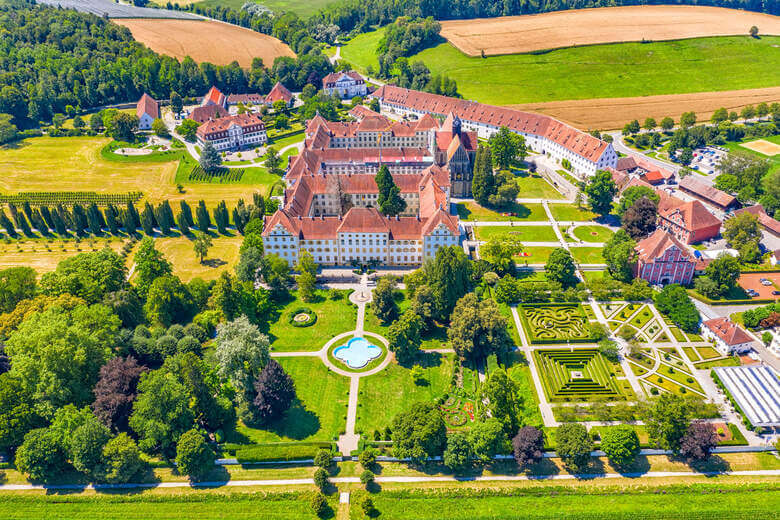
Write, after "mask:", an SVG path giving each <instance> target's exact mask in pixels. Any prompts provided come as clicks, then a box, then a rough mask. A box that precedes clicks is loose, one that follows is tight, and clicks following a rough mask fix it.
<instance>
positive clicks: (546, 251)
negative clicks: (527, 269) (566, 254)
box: [515, 246, 558, 265]
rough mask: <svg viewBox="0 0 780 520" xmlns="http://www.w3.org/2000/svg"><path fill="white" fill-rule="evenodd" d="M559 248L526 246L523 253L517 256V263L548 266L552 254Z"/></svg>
mask: <svg viewBox="0 0 780 520" xmlns="http://www.w3.org/2000/svg"><path fill="white" fill-rule="evenodd" d="M554 249H558V248H557V247H550V246H524V247H523V250H522V252H520V254H519V255H517V256H515V263H517V264H518V265H522V264H546V263H547V259H548V258H549V257H550V254H551V253H552V252H553V250H554Z"/></svg>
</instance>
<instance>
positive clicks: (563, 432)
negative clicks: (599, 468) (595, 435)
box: [555, 423, 593, 472]
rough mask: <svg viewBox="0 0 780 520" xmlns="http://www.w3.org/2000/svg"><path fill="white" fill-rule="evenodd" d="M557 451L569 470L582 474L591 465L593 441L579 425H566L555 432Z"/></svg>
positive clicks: (583, 427)
mask: <svg viewBox="0 0 780 520" xmlns="http://www.w3.org/2000/svg"><path fill="white" fill-rule="evenodd" d="M555 451H556V452H557V453H558V455H559V456H560V457H561V460H562V461H563V463H564V464H565V465H566V467H567V468H569V469H571V470H572V471H575V472H582V471H583V470H584V469H586V468H587V467H588V464H590V452H591V451H593V440H592V439H591V438H590V435H589V434H588V430H587V429H586V428H585V426H583V425H582V424H579V423H564V424H562V425H560V426H559V427H558V430H557V431H556V432H555Z"/></svg>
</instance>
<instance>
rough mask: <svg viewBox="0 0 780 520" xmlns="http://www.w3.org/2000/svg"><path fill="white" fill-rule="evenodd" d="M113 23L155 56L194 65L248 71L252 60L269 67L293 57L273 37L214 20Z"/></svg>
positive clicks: (288, 50) (283, 45) (123, 20)
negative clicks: (234, 65) (186, 59)
mask: <svg viewBox="0 0 780 520" xmlns="http://www.w3.org/2000/svg"><path fill="white" fill-rule="evenodd" d="M114 23H117V24H119V25H123V26H125V27H127V28H128V29H130V32H131V33H133V38H135V39H136V40H138V41H139V42H141V43H143V44H144V45H146V46H147V47H149V48H150V49H152V50H153V51H155V52H159V53H161V54H167V55H169V56H173V57H174V58H178V59H182V58H184V57H186V56H190V57H191V58H192V59H193V60H195V61H196V62H198V63H200V62H210V63H213V64H215V65H227V64H229V63H231V62H233V61H237V62H238V64H239V65H241V66H242V67H245V68H248V67H249V66H250V65H252V59H253V58H256V57H257V58H262V59H263V63H265V64H267V65H268V66H270V65H272V64H273V62H274V58H276V57H278V56H293V57H294V56H295V53H294V52H293V51H292V50H290V48H289V47H288V46H287V45H286V44H285V43H283V42H281V41H280V40H277V39H276V38H274V37H273V36H269V35H267V34H261V33H259V32H255V31H252V30H251V29H245V28H243V27H238V26H236V25H231V24H227V23H223V22H218V21H215V20H207V21H200V20H151V19H141V18H137V19H122V20H114ZM205 35H208V37H205Z"/></svg>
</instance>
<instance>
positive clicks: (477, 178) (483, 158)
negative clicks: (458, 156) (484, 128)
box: [471, 145, 495, 206]
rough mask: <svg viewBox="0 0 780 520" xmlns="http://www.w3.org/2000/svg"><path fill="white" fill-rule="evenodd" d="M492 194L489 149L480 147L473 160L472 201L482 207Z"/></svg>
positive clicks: (493, 186) (491, 160)
mask: <svg viewBox="0 0 780 520" xmlns="http://www.w3.org/2000/svg"><path fill="white" fill-rule="evenodd" d="M494 192H495V178H494V177H493V159H492V156H491V153H490V148H489V147H487V146H484V145H480V146H479V148H478V149H477V157H476V159H475V160H474V177H473V179H472V181H471V193H472V195H473V196H474V200H476V201H477V202H479V203H480V204H482V205H483V206H484V205H485V204H487V203H488V198H489V197H490V196H491V195H492V194H493V193H494Z"/></svg>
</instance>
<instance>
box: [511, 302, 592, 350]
mask: <svg viewBox="0 0 780 520" xmlns="http://www.w3.org/2000/svg"><path fill="white" fill-rule="evenodd" d="M520 310H521V311H522V312H521V316H522V318H523V325H524V326H525V328H526V329H527V330H528V332H529V338H530V340H531V342H532V343H565V342H580V343H582V342H587V341H590V340H591V334H590V324H589V322H588V318H587V316H585V312H584V311H583V310H582V306H581V305H579V304H571V305H566V304H564V305H560V304H550V305H545V304H536V305H521V306H520Z"/></svg>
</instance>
